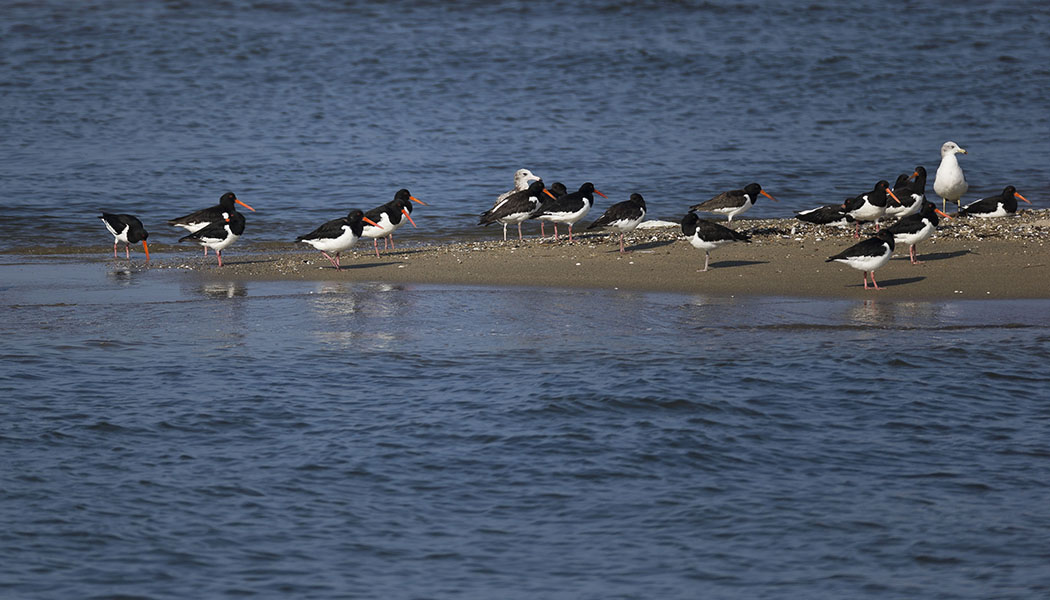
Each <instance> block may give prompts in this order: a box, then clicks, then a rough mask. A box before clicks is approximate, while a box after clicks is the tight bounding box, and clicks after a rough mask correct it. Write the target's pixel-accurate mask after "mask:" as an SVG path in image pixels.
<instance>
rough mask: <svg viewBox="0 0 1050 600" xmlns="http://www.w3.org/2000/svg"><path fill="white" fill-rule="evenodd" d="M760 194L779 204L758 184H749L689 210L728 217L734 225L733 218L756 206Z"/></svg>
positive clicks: (723, 193) (729, 221)
mask: <svg viewBox="0 0 1050 600" xmlns="http://www.w3.org/2000/svg"><path fill="white" fill-rule="evenodd" d="M760 194H761V195H762V196H765V197H766V198H769V199H770V200H772V201H773V202H777V199H776V198H774V197H773V196H770V195H769V193H768V192H766V191H765V190H763V189H762V186H761V185H759V184H757V183H749V184H747V185H746V186H745V187H744V189H742V190H729V191H728V192H722V193H721V194H719V195H717V196H715V197H714V198H711V199H710V200H707V201H706V202H701V203H700V204H695V205H693V206H690V207H689V210H690V211H694V210H697V211H700V212H713V213H718V214H721V215H726V216H727V217H729V220H728V221H727V222H728V223H732V222H733V217H735V216H737V215H739V214H741V213H743V212H746V211H747V210H748V209H749V208H751V207H752V206H754V205H755V202H756V201H757V200H758V196H759V195H760Z"/></svg>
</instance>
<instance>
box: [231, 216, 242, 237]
mask: <svg viewBox="0 0 1050 600" xmlns="http://www.w3.org/2000/svg"><path fill="white" fill-rule="evenodd" d="M244 222H245V219H244V215H243V214H241V213H239V212H237V211H233V212H231V213H230V231H232V232H233V233H234V235H241V234H243V233H244Z"/></svg>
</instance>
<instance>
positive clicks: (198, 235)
mask: <svg viewBox="0 0 1050 600" xmlns="http://www.w3.org/2000/svg"><path fill="white" fill-rule="evenodd" d="M243 233H244V215H242V214H241V213H239V212H237V211H236V210H235V211H233V212H228V213H224V214H223V217H222V220H220V221H216V222H214V223H211V224H210V225H206V226H204V227H203V228H201V229H198V230H197V231H194V232H193V233H191V234H189V235H186V236H183V237H181V238H179V241H180V242H185V241H186V240H190V241H193V242H197V243H198V244H200V245H201V246H204V247H206V248H211V249H212V250H214V251H215V256H216V257H217V258H218V259H219V266H220V267H221V266H222V251H223V249H224V248H226V247H227V246H229V245H230V244H232V243H234V242H236V241H237V238H239V237H241V234H243Z"/></svg>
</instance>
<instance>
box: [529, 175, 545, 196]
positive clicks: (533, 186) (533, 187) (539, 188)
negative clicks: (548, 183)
mask: <svg viewBox="0 0 1050 600" xmlns="http://www.w3.org/2000/svg"><path fill="white" fill-rule="evenodd" d="M543 188H544V185H543V180H542V179H537V180H536V181H533V182H532V183H530V184H529V195H530V196H539V195H540V194H543ZM543 197H544V198H546V197H547V195H546V194H544V196H543Z"/></svg>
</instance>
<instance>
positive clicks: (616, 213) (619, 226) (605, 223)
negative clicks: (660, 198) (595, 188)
mask: <svg viewBox="0 0 1050 600" xmlns="http://www.w3.org/2000/svg"><path fill="white" fill-rule="evenodd" d="M644 218H645V199H644V198H642V195H641V194H631V198H630V199H629V200H626V201H624V202H617V203H616V204H613V205H612V206H610V207H609V208H608V209H607V210H606V211H605V212H604V213H603V214H602V216H600V217H598V219H597V220H596V221H595V222H593V223H591V224H590V225H588V226H587V229H596V228H599V227H609V228H611V229H616V230H617V231H619V232H620V254H623V253H624V249H623V234H624V233H627V232H628V231H634V228H635V227H638V224H639V223H641V222H642V219H644Z"/></svg>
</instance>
